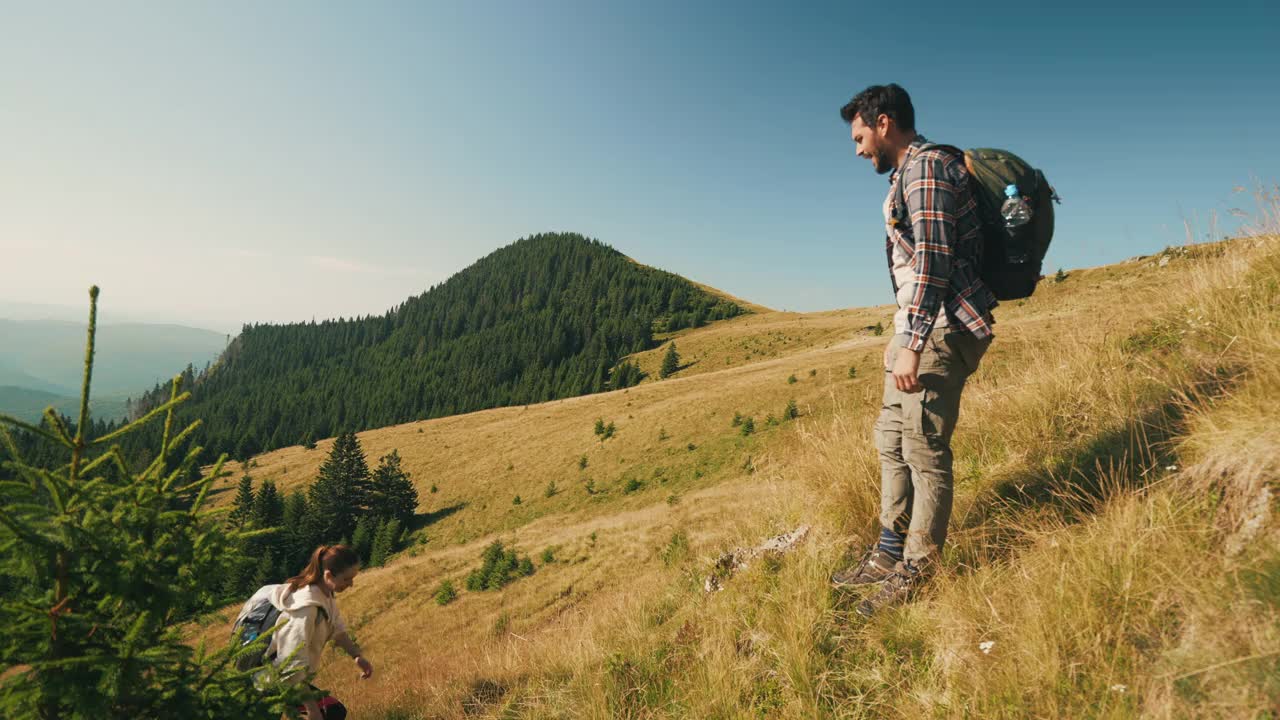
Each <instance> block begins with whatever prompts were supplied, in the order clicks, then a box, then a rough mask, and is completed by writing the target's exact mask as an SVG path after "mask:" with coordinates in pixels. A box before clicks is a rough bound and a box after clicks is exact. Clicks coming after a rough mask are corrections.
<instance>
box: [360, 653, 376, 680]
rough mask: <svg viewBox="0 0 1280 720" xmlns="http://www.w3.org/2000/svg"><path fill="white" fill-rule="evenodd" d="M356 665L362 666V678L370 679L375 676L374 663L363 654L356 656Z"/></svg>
mask: <svg viewBox="0 0 1280 720" xmlns="http://www.w3.org/2000/svg"><path fill="white" fill-rule="evenodd" d="M356 665H358V666H359V667H360V679H361V680H368V679H369V678H371V677H373V663H371V662H369V661H368V660H367V659H365V656H363V655H357V656H356Z"/></svg>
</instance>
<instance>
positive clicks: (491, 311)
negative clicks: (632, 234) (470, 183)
mask: <svg viewBox="0 0 1280 720" xmlns="http://www.w3.org/2000/svg"><path fill="white" fill-rule="evenodd" d="M743 312H745V311H744V310H743V308H740V307H738V306H737V305H735V304H733V303H732V302H730V301H729V300H727V299H726V298H725V297H723V296H721V295H713V294H710V293H708V292H706V291H705V290H703V289H700V288H698V287H696V286H694V285H693V284H692V283H690V282H689V281H688V280H685V279H684V278H682V277H679V276H677V275H673V274H671V273H668V272H665V271H662V270H658V269H655V268H651V267H647V266H644V265H640V264H638V263H636V262H635V261H633V260H631V259H630V258H628V257H626V256H625V255H623V254H622V253H620V252H618V251H617V250H614V249H613V248H611V247H609V246H608V245H605V244H603V243H601V242H600V241H598V240H593V239H590V238H587V237H584V236H582V235H578V234H575V233H543V234H538V235H531V236H529V237H526V238H523V239H521V240H518V241H516V242H514V243H512V244H510V245H508V246H506V247H503V248H500V249H498V250H495V251H494V252H492V253H490V254H489V255H487V256H485V257H483V258H481V259H480V260H477V261H476V262H475V263H473V264H472V265H471V266H469V267H467V268H465V269H463V270H461V271H460V272H458V273H456V274H454V275H453V276H452V277H450V278H449V279H448V280H446V281H445V282H443V283H441V284H440V285H437V286H435V287H432V288H431V289H430V290H428V291H426V292H424V293H422V294H421V295H419V296H417V297H412V298H409V299H407V300H406V301H405V302H404V303H402V304H400V305H399V306H397V307H395V308H393V309H391V310H389V311H387V312H386V313H385V314H383V315H380V316H369V317H363V318H353V319H349V320H344V319H339V320H326V321H324V322H321V323H318V324H317V323H315V322H311V323H294V324H287V325H252V326H246V327H245V328H244V330H243V331H242V332H241V333H240V335H238V336H237V337H236V338H235V340H234V341H233V342H232V343H231V345H230V346H229V347H228V349H227V351H226V352H225V353H223V354H222V355H221V356H220V357H219V359H218V362H217V363H216V364H215V365H214V367H213V368H212V369H211V371H210V372H208V373H204V374H202V375H200V376H199V377H198V378H195V379H194V383H193V384H191V385H189V386H190V387H191V388H192V401H191V403H189V404H188V405H187V406H184V407H183V410H182V413H181V417H182V418H184V419H185V418H196V417H199V418H202V419H204V420H205V421H206V423H207V425H206V427H205V428H204V429H202V431H201V433H202V437H201V442H202V443H203V444H205V445H206V446H207V447H208V448H210V449H211V450H213V451H214V452H228V453H230V454H232V456H233V457H235V458H237V459H245V458H248V457H251V456H252V455H254V454H257V453H259V452H261V451H263V450H274V449H277V448H281V447H286V446H288V445H291V444H293V443H305V442H306V440H307V439H310V438H321V437H326V436H329V435H336V434H338V433H339V432H341V431H344V430H363V429H368V428H374V427H383V426H386V425H389V424H393V423H398V422H404V421H408V420H416V419H425V418H438V417H447V416H451V415H457V414H460V413H464V412H472V411H476V410H482V409H485V408H492V407H505V406H511V405H522V404H525V403H530V402H542V401H546V400H550V399H554V398H563V397H573V396H576V395H583V394H587V393H594V392H599V391H601V390H604V389H607V388H615V387H627V386H630V385H634V384H635V381H636V380H637V379H638V378H636V377H635V375H634V374H633V373H628V372H626V370H625V369H624V368H618V367H616V366H618V365H619V362H620V360H622V358H624V357H625V356H627V355H628V354H630V353H633V352H638V351H641V350H647V349H650V348H652V347H653V342H654V338H653V334H654V332H655V329H661V330H679V329H683V328H689V327H701V326H703V325H705V324H707V323H709V322H714V321H717V320H723V319H725V318H731V317H736V316H738V315H740V314H741V313H743ZM627 367H628V368H629V367H630V366H627ZM167 392H168V391H167V389H165V388H163V387H156V388H155V389H154V390H153V391H152V392H151V393H148V395H147V403H146V404H148V405H152V404H158V403H159V402H161V401H162V400H164V399H166V398H167V397H168V394H167Z"/></svg>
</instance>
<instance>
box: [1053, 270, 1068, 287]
mask: <svg viewBox="0 0 1280 720" xmlns="http://www.w3.org/2000/svg"><path fill="white" fill-rule="evenodd" d="M1066 279H1067V274H1066V273H1065V272H1063V271H1062V268H1058V273H1057V274H1056V275H1054V276H1053V281H1054V282H1056V283H1060V282H1062V281H1063V280H1066Z"/></svg>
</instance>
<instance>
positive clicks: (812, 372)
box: [809, 368, 818, 377]
mask: <svg viewBox="0 0 1280 720" xmlns="http://www.w3.org/2000/svg"><path fill="white" fill-rule="evenodd" d="M817 375H818V370H817V369H816V368H815V369H813V370H810V371H809V377H816V376H817Z"/></svg>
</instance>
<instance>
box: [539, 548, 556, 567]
mask: <svg viewBox="0 0 1280 720" xmlns="http://www.w3.org/2000/svg"><path fill="white" fill-rule="evenodd" d="M555 561H556V551H555V550H554V549H553V548H550V547H547V548H546V549H544V550H543V551H542V564H543V565H550V564H551V563H553V562H555Z"/></svg>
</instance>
